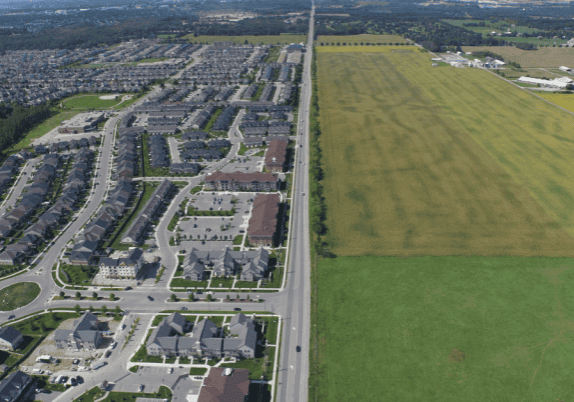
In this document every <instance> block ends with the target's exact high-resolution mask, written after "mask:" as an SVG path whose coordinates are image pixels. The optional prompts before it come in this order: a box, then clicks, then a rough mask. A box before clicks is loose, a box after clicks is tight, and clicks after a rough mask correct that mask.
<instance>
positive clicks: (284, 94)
mask: <svg viewBox="0 0 574 402" xmlns="http://www.w3.org/2000/svg"><path fill="white" fill-rule="evenodd" d="M294 91H295V85H293V84H285V85H283V88H282V89H281V94H280V95H279V99H278V100H277V103H279V104H284V103H287V102H289V101H290V100H291V98H292V97H293V93H294Z"/></svg>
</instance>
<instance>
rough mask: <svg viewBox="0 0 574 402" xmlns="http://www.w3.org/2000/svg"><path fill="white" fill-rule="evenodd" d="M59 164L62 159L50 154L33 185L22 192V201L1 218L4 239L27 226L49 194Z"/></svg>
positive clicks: (0, 231)
mask: <svg viewBox="0 0 574 402" xmlns="http://www.w3.org/2000/svg"><path fill="white" fill-rule="evenodd" d="M59 164H60V157H59V156H58V155H57V154H48V155H46V156H45V157H44V160H43V163H42V165H41V166H40V167H39V168H38V170H37V171H36V172H35V174H34V175H33V181H32V184H30V185H28V186H26V187H25V188H24V190H23V191H22V193H23V196H22V199H21V200H20V201H19V202H17V203H16V205H15V207H14V208H13V209H12V210H11V211H10V212H6V213H5V214H4V215H3V216H2V217H1V218H0V235H1V236H2V237H9V236H10V235H11V234H12V233H13V232H14V231H15V230H16V229H21V228H24V227H25V226H26V223H28V218H29V217H30V216H32V214H33V213H34V212H35V210H36V209H37V207H38V206H39V205H40V204H41V203H42V202H43V201H44V198H45V197H46V195H47V194H48V191H49V190H50V184H51V182H52V180H53V178H54V176H55V175H56V169H57V168H58V166H59Z"/></svg>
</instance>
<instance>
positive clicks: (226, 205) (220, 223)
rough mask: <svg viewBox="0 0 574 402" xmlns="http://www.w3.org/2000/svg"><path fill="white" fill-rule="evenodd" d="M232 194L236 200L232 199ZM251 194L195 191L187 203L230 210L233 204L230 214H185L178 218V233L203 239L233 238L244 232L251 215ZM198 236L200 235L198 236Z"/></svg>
mask: <svg viewBox="0 0 574 402" xmlns="http://www.w3.org/2000/svg"><path fill="white" fill-rule="evenodd" d="M232 198H234V199H235V200H237V202H236V203H235V204H232V203H231V200H232ZM253 198H254V194H251V193H233V194H221V193H215V194H213V193H209V192H208V193H204V194H201V195H196V196H195V197H194V201H193V202H191V203H190V204H189V205H190V206H194V207H197V208H198V209H199V210H200V211H209V210H212V211H220V210H221V211H230V210H231V209H232V208H233V207H235V214H234V215H233V216H188V217H185V218H182V219H181V220H180V221H179V227H180V229H181V232H180V234H181V235H186V236H187V238H188V239H189V238H191V239H197V240H202V241H206V242H209V241H215V240H216V238H215V236H217V239H222V240H232V239H233V238H234V237H235V236H238V235H241V234H245V232H246V230H247V226H248V224H249V218H250V216H251V208H252V202H251V200H252V199H253ZM198 236H199V237H198Z"/></svg>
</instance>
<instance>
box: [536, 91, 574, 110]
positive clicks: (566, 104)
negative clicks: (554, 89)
mask: <svg viewBox="0 0 574 402" xmlns="http://www.w3.org/2000/svg"><path fill="white" fill-rule="evenodd" d="M536 95H538V96H540V97H541V98H544V99H546V100H547V101H550V102H552V103H554V104H555V105H557V106H560V107H563V108H564V109H566V110H569V111H571V112H572V113H574V94H564V93H563V94H558V93H551V92H543V91H536Z"/></svg>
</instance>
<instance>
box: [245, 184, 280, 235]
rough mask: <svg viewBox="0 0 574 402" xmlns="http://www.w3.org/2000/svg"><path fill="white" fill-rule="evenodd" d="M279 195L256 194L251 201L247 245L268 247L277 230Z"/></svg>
mask: <svg viewBox="0 0 574 402" xmlns="http://www.w3.org/2000/svg"><path fill="white" fill-rule="evenodd" d="M279 202H280V198H279V194H258V195H257V197H255V201H253V213H252V215H251V219H249V228H248V229H247V234H248V236H249V243H251V244H253V245H258V246H270V245H271V244H272V243H273V236H274V235H275V230H276V229H277V214H278V213H279Z"/></svg>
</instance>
